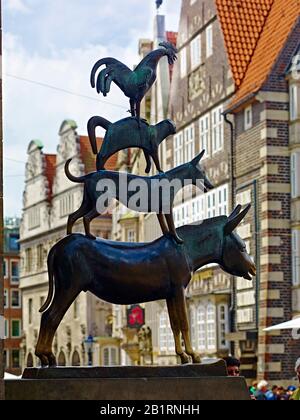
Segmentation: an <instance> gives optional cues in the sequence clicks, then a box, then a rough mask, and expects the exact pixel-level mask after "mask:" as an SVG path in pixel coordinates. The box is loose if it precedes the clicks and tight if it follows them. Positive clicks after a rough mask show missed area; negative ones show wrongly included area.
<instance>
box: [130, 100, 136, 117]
mask: <svg viewBox="0 0 300 420" xmlns="http://www.w3.org/2000/svg"><path fill="white" fill-rule="evenodd" d="M130 112H131V116H132V117H135V100H134V99H130Z"/></svg>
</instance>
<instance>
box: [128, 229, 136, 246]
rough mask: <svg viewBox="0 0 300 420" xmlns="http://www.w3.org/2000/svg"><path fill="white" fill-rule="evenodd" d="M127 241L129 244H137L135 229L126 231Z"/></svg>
mask: <svg viewBox="0 0 300 420" xmlns="http://www.w3.org/2000/svg"><path fill="white" fill-rule="evenodd" d="M126 239H127V242H129V243H134V242H136V231H135V230H134V229H127V230H126Z"/></svg>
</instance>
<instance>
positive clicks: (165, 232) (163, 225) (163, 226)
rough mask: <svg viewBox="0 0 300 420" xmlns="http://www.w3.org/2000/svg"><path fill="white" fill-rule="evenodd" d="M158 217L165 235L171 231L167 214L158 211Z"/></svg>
mask: <svg viewBox="0 0 300 420" xmlns="http://www.w3.org/2000/svg"><path fill="white" fill-rule="evenodd" d="M157 218H158V221H159V224H160V227H161V230H162V233H163V234H164V235H167V234H168V233H169V228H168V225H167V223H166V219H165V216H164V215H163V214H162V213H158V214H157Z"/></svg>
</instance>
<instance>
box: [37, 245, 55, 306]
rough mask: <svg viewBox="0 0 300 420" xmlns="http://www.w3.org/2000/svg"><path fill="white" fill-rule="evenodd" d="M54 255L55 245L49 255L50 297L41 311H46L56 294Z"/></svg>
mask: <svg viewBox="0 0 300 420" xmlns="http://www.w3.org/2000/svg"><path fill="white" fill-rule="evenodd" d="M54 257H55V247H54V248H52V249H51V251H50V253H49V256H48V261H47V264H48V279H49V292H48V297H47V300H46V302H45V303H44V305H43V306H42V307H41V309H40V312H41V313H43V312H45V311H46V310H47V309H48V307H49V306H50V303H51V301H52V298H53V294H54Z"/></svg>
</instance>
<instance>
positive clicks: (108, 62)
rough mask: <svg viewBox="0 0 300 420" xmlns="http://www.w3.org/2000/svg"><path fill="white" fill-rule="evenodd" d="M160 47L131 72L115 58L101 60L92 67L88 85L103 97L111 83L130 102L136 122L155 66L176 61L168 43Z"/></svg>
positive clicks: (149, 86) (152, 79) (153, 78)
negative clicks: (163, 61) (163, 59)
mask: <svg viewBox="0 0 300 420" xmlns="http://www.w3.org/2000/svg"><path fill="white" fill-rule="evenodd" d="M159 46H160V47H162V48H159V49H157V50H155V51H152V52H150V53H149V54H148V55H147V56H146V57H145V58H144V59H143V60H142V61H141V62H140V64H139V65H138V66H137V67H136V68H135V69H134V70H130V68H128V67H127V66H125V64H123V63H121V62H120V61H118V60H116V59H115V58H110V57H108V58H103V59H101V60H99V61H98V62H97V63H96V64H95V65H94V67H93V70H92V73H91V85H92V87H93V88H95V87H96V86H97V92H98V93H100V92H101V93H102V94H103V95H104V96H107V94H108V93H109V91H110V86H111V83H112V82H115V84H116V85H117V86H118V87H119V88H120V89H121V90H122V91H123V93H124V94H125V96H127V97H128V98H129V99H130V111H131V115H132V117H137V119H138V120H140V113H141V102H142V100H143V98H144V96H145V95H146V93H147V92H148V91H149V89H150V88H151V87H152V85H153V84H154V82H155V80H156V75H157V74H156V73H157V66H158V63H159V61H160V59H161V58H162V57H168V61H169V64H170V65H172V64H174V62H175V60H176V59H177V56H176V54H177V52H178V51H177V49H176V48H175V46H174V45H173V44H171V43H169V42H162V43H160V44H159ZM102 66H106V68H105V69H104V70H102V71H101V72H100V73H99V75H98V78H97V80H96V73H97V71H98V69H99V68H100V67H102Z"/></svg>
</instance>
